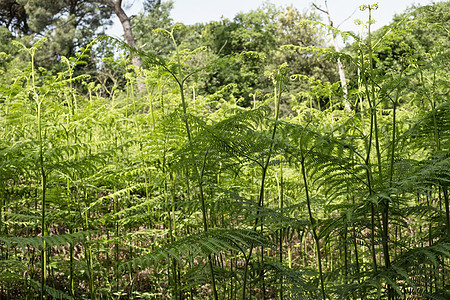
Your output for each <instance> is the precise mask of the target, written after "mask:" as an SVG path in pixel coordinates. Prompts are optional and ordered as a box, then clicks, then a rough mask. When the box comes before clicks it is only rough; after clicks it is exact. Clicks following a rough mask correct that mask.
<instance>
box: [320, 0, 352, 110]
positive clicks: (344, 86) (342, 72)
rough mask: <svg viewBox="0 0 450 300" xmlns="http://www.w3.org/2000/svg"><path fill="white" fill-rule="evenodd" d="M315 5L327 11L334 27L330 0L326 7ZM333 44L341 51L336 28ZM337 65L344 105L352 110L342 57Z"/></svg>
mask: <svg viewBox="0 0 450 300" xmlns="http://www.w3.org/2000/svg"><path fill="white" fill-rule="evenodd" d="M312 5H313V6H314V8H315V9H317V10H319V11H321V12H323V13H325V14H326V15H327V16H328V23H329V25H330V27H333V20H332V19H331V13H330V10H329V9H328V1H327V0H325V9H322V8H320V7H319V6H317V5H316V4H315V3H313V4H312ZM332 33H333V45H334V49H335V50H336V51H338V52H339V51H340V47H339V45H338V43H337V39H336V30H333V32H332ZM337 65H338V72H339V79H340V81H341V87H342V91H343V93H344V106H345V110H346V111H350V110H351V107H350V103H348V88H347V80H346V78H345V70H344V65H343V64H342V62H341V59H340V58H338V59H337Z"/></svg>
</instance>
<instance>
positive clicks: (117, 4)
mask: <svg viewBox="0 0 450 300" xmlns="http://www.w3.org/2000/svg"><path fill="white" fill-rule="evenodd" d="M93 1H94V2H98V3H102V4H105V5H106V6H108V7H109V8H110V9H111V10H112V11H113V12H114V13H115V14H116V16H117V17H118V18H119V20H120V23H121V24H122V27H123V33H124V37H125V41H126V42H127V44H128V46H131V47H133V48H137V44H136V40H135V39H134V36H133V30H132V28H131V22H130V18H128V16H127V14H126V13H125V11H124V10H123V8H122V0H115V1H114V0H93ZM132 63H133V65H135V66H136V67H140V66H141V65H142V62H141V58H140V57H139V56H137V55H135V56H133V58H132Z"/></svg>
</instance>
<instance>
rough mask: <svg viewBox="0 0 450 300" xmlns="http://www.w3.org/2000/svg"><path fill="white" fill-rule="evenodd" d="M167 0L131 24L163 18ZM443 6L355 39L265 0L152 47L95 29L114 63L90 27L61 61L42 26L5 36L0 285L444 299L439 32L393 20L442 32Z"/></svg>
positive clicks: (199, 294)
mask: <svg viewBox="0 0 450 300" xmlns="http://www.w3.org/2000/svg"><path fill="white" fill-rule="evenodd" d="M152 3H153V2H152ZM150 4H151V3H150ZM160 5H161V6H160ZM160 5H156V6H154V7H153V6H152V7H153V8H155V7H156V8H157V9H159V10H161V13H163V12H164V13H165V15H164V14H162V15H161V19H158V15H157V14H153V15H147V16H145V15H142V16H140V17H139V18H140V19H139V20H136V24H139V26H144V25H145V22H150V21H149V20H151V22H155V24H156V25H157V24H163V25H164V26H166V25H167V26H168V25H170V20H169V19H168V15H167V13H168V12H169V11H170V3H167V4H160ZM164 5H166V6H164ZM447 7H448V6H446V5H443V4H437V5H436V7H429V8H427V9H421V10H418V11H416V12H414V13H412V14H410V15H408V18H410V19H409V20H408V19H402V20H399V22H397V23H393V24H392V25H391V26H390V27H389V28H384V29H382V30H381V31H379V32H375V33H371V34H370V35H368V36H367V39H359V38H358V37H356V36H354V35H351V36H353V37H354V38H355V39H356V42H355V47H356V48H357V51H353V52H352V51H351V49H348V51H349V52H347V53H345V54H343V53H336V52H335V51H334V50H332V49H329V48H322V45H323V44H322V43H323V40H322V38H321V31H320V30H319V29H318V28H317V27H316V25H317V24H318V23H317V22H316V21H314V20H315V18H316V17H315V16H313V15H310V16H307V15H302V14H300V13H298V12H297V11H296V10H295V9H294V8H292V7H291V8H285V9H280V10H279V9H277V8H274V7H273V6H271V5H266V6H264V7H263V8H261V9H259V10H256V11H253V12H251V13H249V14H240V15H238V16H237V17H236V18H235V19H234V20H233V21H229V20H224V22H221V23H210V24H203V25H202V24H198V25H196V26H194V27H188V26H181V25H176V26H175V28H173V27H168V28H162V29H160V30H158V31H157V33H158V34H159V36H157V37H153V36H152V37H151V38H153V39H154V41H155V43H158V44H159V46H161V47H160V48H158V47H154V49H155V51H148V48H146V47H143V48H138V49H135V48H133V47H129V46H127V45H126V44H125V43H123V42H117V40H113V39H109V38H103V39H100V43H103V44H99V45H101V46H100V47H104V45H108V47H107V49H103V50H104V52H105V53H107V54H106V56H105V58H104V60H103V65H102V66H101V68H102V71H103V75H102V76H103V77H102V76H97V77H91V76H89V75H90V74H87V73H85V70H86V69H84V70H83V69H82V67H83V66H85V65H86V63H88V64H89V63H90V59H89V56H90V55H91V54H92V51H95V47H94V44H93V43H92V44H88V45H87V46H86V47H83V48H80V51H79V52H77V53H76V54H75V55H74V56H73V57H67V58H66V57H62V58H61V62H62V64H61V65H60V67H59V68H60V72H57V73H54V72H49V71H47V70H45V69H44V68H37V67H36V61H35V58H36V55H38V53H39V51H40V50H39V49H42V48H45V47H46V43H48V42H46V41H45V40H40V41H39V42H36V43H35V44H34V45H33V47H31V48H30V47H27V46H26V45H25V44H23V43H22V44H20V43H18V42H17V41H14V42H11V43H6V44H2V47H4V48H2V49H1V51H2V53H4V54H2V56H1V59H2V62H4V65H3V67H4V69H3V70H4V72H3V73H0V77H1V78H2V80H1V81H0V84H1V86H0V298H10V299H11V298H38V297H41V298H55V299H95V298H101V299H103V298H105V299H110V298H111V299H112V298H119V297H121V298H133V297H134V298H140V299H154V298H161V299H166V298H175V299H187V298H190V299H204V298H208V297H209V298H216V299H236V298H242V299H246V298H247V296H249V295H251V297H253V298H257V299H264V298H266V299H275V298H278V299H319V298H322V299H388V300H390V299H406V298H424V299H447V298H448V296H449V290H448V285H447V282H448V276H449V262H450V244H449V241H450V207H449V197H448V187H449V183H450V173H449V170H450V153H449V148H450V144H449V143H450V138H449V132H450V128H449V127H450V125H449V124H450V122H449V119H448V116H450V112H449V110H450V103H449V101H448V95H447V94H448V91H447V86H448V75H447V74H448V73H449V72H448V65H446V64H445V61H446V60H447V58H448V50H446V49H445V48H443V47H440V46H436V47H434V46H430V47H425V46H423V47H419V46H417V47H416V42H411V43H409V42H408V41H404V40H400V38H399V36H401V35H400V34H403V33H408V34H411V35H412V34H413V32H414V30H412V29H417V27H416V26H417V24H416V22H419V23H420V24H422V25H423V24H429V23H428V21H430V22H431V24H432V26H431V28H433V30H431V31H430V32H429V33H430V35H431V36H432V35H440V34H442V33H443V31H442V28H445V27H442V26H445V24H444V23H442V24H439V23H440V22H437V21H439V20H438V19H439V18H440V17H439V16H444V15H445V14H444V12H445V11H446V9H447V10H448V8H447ZM374 8H375V6H370V7H366V9H370V10H372V9H374ZM44 17H45V16H44ZM307 17H308V18H310V19H311V20H313V21H312V22H299V20H302V19H305V18H307ZM426 20H428V21H426ZM140 22H142V23H140ZM369 23H370V22H369ZM274 24H281V25H282V26H274ZM433 24H434V25H433ZM438 24H439V25H438ZM156 25H155V26H156ZM441 25H442V26H441ZM410 26H411V27H410ZM411 28H412V29H411ZM178 30H180V31H178ZM200 30H202V31H204V33H205V36H204V37H203V38H201V37H200V36H198V35H196V33H198V31H200ZM279 30H281V31H282V32H283V33H284V35H278V33H279ZM434 30H436V31H434ZM444 31H445V30H444ZM214 32H215V33H220V35H218V36H217V37H216V38H217V40H213V37H214V36H213V35H212V33H214ZM141 33H142V34H143V37H144V36H145V38H148V39H150V37H149V36H147V35H146V34H144V32H141ZM251 33H254V34H255V35H254V37H256V38H255V39H253V40H252V39H251V38H250V39H249V37H250V34H251ZM338 33H339V32H338ZM1 34H2V36H4V37H5V38H6V39H7V40H8V39H9V38H10V37H11V35H10V33H9V32H8V31H6V30H3V31H2V33H1ZM342 34H345V33H342ZM407 36H408V37H409V35H407ZM164 38H167V39H168V40H169V41H168V42H166V41H164V42H163V40H164ZM416 38H418V40H420V41H425V40H430V38H425V37H424V39H423V40H421V39H420V35H417V36H416ZM202 39H204V40H202ZM220 39H229V43H230V44H228V42H227V43H225V42H224V41H223V40H220ZM411 39H412V38H411ZM219 40H220V41H219ZM8 41H9V40H8ZM194 41H195V42H194ZM239 41H240V42H242V43H240V42H239ZM141 42H142V41H141ZM216 42H217V43H216ZM222 42H223V43H222ZM192 43H195V46H194V45H193V44H192ZM208 43H209V44H208ZM402 43H405V45H408V47H406V46H404V45H403V44H402ZM443 43H445V41H443ZM282 44H286V45H285V46H284V47H282V48H277V47H278V46H280V45H282ZM424 44H426V43H424ZM116 45H118V46H120V47H126V50H127V53H128V50H131V52H132V54H133V55H139V56H140V57H141V59H142V62H143V68H141V69H138V68H132V67H129V65H128V64H129V60H127V58H126V57H125V56H124V55H120V54H118V55H116V54H115V53H114V51H115V49H116V48H115V46H116ZM169 45H170V49H172V50H171V52H169V51H168V50H167V49H169ZM185 45H188V46H186V47H185ZM224 45H225V46H224ZM198 46H205V47H198ZM238 46H239V47H241V46H242V47H246V48H245V49H244V48H239V49H238V48H236V47H238ZM394 46H395V47H394ZM397 46H399V47H400V48H401V49H403V50H404V49H407V50H408V51H406V52H402V53H401V57H400V58H399V57H398V56H396V55H397V54H398V53H397V52H396V51H397V50H398V48H397ZM214 47H217V48H214ZM402 47H404V48H402ZM235 48H236V49H235ZM92 49H94V50H92ZM152 49H153V47H152ZM220 49H222V50H221V51H222V52H220ZM236 50H239V51H240V52H239V53H236V52H235V51H236ZM241 50H242V51H241ZM391 50H392V52H391V54H392V55H391V54H388V55H387V56H383V55H384V54H386V53H389V51H391ZM403 50H402V51H403ZM158 51H160V52H163V53H159V52H158ZM161 54H162V55H161ZM302 57H303V58H302ZM338 58H339V59H340V60H341V61H343V62H345V63H346V64H347V67H348V68H349V69H350V70H351V71H352V72H353V74H352V76H351V77H352V78H351V79H350V80H351V82H350V83H351V84H350V85H349V88H350V91H349V101H350V103H352V104H353V108H354V110H353V111H343V110H342V107H341V105H340V102H341V101H342V95H341V92H340V90H339V82H337V80H332V79H331V78H332V76H331V77H329V78H327V76H326V74H327V71H326V69H327V68H328V67H329V66H331V65H332V64H334V63H335V62H336V60H337V59H338ZM302 59H304V60H302ZM211 61H212V63H210V62H211ZM284 62H287V64H284ZM308 62H309V63H311V66H312V65H314V68H319V67H320V66H322V67H323V68H324V70H322V71H320V72H316V71H314V70H315V69H314V68H313V69H311V70H308V69H306V67H305V68H304V69H302V68H303V67H304V65H303V64H304V63H305V64H307V63H308ZM316 63H317V64H316ZM322 63H323V64H322ZM275 64H279V65H278V66H276V67H275ZM302 66H303V67H302ZM380 66H390V67H389V68H390V69H389V70H388V69H387V68H384V67H383V68H382V67H380ZM376 67H380V68H378V69H377V68H376ZM221 68H222V69H223V70H222V71H221V72H223V73H220V72H219V70H220V69H221ZM264 71H267V72H264ZM217 72H218V73H217ZM214 74H215V75H214ZM225 75H226V76H225ZM210 76H212V77H210ZM227 76H228V77H227ZM208 77H209V78H210V79H211V78H212V79H211V81H209V83H208V85H210V90H204V89H203V90H202V86H203V85H204V84H205V82H208V81H207V80H208V79H207V78H208ZM96 80H100V81H96ZM205 80H206V81H205ZM214 80H215V81H214ZM238 83H239V84H238ZM139 85H142V86H144V87H145V89H144V91H145V92H144V91H142V90H141V91H139V90H138V86H139ZM199 90H202V92H201V93H199ZM238 92H239V93H242V94H239V93H238ZM244 93H245V94H246V95H244ZM243 95H244V96H243ZM236 97H242V99H243V100H237V98H236ZM248 100H251V102H246V101H248ZM238 104H243V106H244V107H243V106H241V105H238ZM247 106H252V108H249V107H247ZM294 113H295V114H294Z"/></svg>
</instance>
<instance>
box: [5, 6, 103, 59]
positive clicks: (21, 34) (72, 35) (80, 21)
mask: <svg viewBox="0 0 450 300" xmlns="http://www.w3.org/2000/svg"><path fill="white" fill-rule="evenodd" d="M0 15H1V16H2V18H1V20H0V24H3V25H4V26H5V27H7V28H8V29H9V30H10V31H11V32H12V34H13V35H15V36H16V38H22V41H24V42H25V43H26V44H32V43H34V42H35V41H36V39H38V38H40V37H44V36H45V37H47V38H48V41H47V43H45V45H44V47H43V48H42V49H40V50H39V52H38V53H37V56H36V62H37V64H38V65H39V66H44V67H46V68H57V64H54V63H55V62H59V60H60V58H61V56H66V57H70V56H73V55H74V54H75V52H76V51H77V50H79V49H80V48H81V47H84V46H85V45H86V44H88V43H89V42H91V41H92V40H93V39H94V37H95V36H96V35H97V29H98V28H99V27H101V26H103V25H107V24H110V20H109V19H110V16H111V11H110V10H109V9H106V8H105V7H102V6H101V5H100V4H98V3H95V2H91V1H89V0H60V1H52V0H23V1H12V0H5V1H1V2H0Z"/></svg>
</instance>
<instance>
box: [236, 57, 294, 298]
mask: <svg viewBox="0 0 450 300" xmlns="http://www.w3.org/2000/svg"><path fill="white" fill-rule="evenodd" d="M286 71H287V70H286V65H282V66H280V67H279V68H278V70H277V71H276V73H275V74H273V75H272V76H273V80H274V83H275V89H274V107H275V120H274V125H273V128H272V136H271V141H270V145H269V152H268V154H267V157H266V158H265V159H266V161H265V163H264V165H262V170H261V171H262V174H261V185H260V190H259V197H258V208H259V209H261V208H263V207H264V193H265V192H264V189H265V184H266V174H267V169H268V168H269V163H270V160H271V158H272V152H273V147H274V143H275V136H276V134H277V126H278V119H279V114H280V101H281V94H282V92H283V89H284V86H285V83H286ZM259 214H260V211H259V210H258V211H257V212H256V219H255V224H254V226H253V229H254V230H256V229H257V225H258V224H259V221H260V216H259ZM260 228H261V234H262V233H263V225H262V224H261V227H260ZM252 252H253V244H252V245H251V246H250V251H249V253H248V255H247V257H246V258H245V266H244V279H243V284H242V299H243V300H245V299H246V297H247V296H246V292H247V277H248V266H249V263H250V260H251V256H252ZM261 264H262V265H263V266H264V249H263V248H262V249H261ZM262 272H263V274H261V276H262V282H263V291H262V292H263V297H264V299H265V295H266V291H265V286H264V269H263V271H262Z"/></svg>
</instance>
